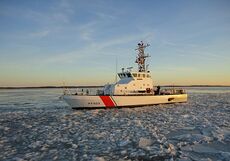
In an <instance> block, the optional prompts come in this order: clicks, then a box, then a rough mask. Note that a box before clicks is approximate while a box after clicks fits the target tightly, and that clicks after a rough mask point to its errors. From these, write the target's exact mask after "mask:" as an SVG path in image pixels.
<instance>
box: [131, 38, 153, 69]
mask: <svg viewBox="0 0 230 161" xmlns="http://www.w3.org/2000/svg"><path fill="white" fill-rule="evenodd" d="M137 45H138V46H137V47H138V48H137V49H136V50H137V51H138V54H137V58H136V61H135V63H137V64H138V71H139V72H146V70H147V69H146V68H147V67H146V65H145V60H146V58H148V57H150V56H149V55H148V54H147V55H145V48H146V47H148V46H150V45H149V44H144V43H143V42H142V41H141V42H140V43H138V44H137Z"/></svg>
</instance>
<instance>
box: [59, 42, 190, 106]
mask: <svg viewBox="0 0 230 161" xmlns="http://www.w3.org/2000/svg"><path fill="white" fill-rule="evenodd" d="M148 46H149V44H144V43H143V42H142V41H141V42H140V43H138V46H137V49H136V50H137V52H138V54H137V58H136V61H135V62H136V63H137V64H138V70H137V71H136V72H134V71H132V67H130V68H127V70H125V69H124V68H122V72H120V73H118V76H119V78H120V80H119V81H118V82H116V83H114V84H107V85H105V86H104V88H103V90H101V91H98V93H97V94H96V95H89V93H75V94H66V93H65V94H64V95H63V99H64V100H65V101H66V102H67V103H68V104H69V105H70V106H71V107H73V108H85V107H123V106H143V105H152V104H161V103H174V102H186V101H187V94H185V92H184V90H176V89H168V90H164V91H163V90H162V91H160V87H158V88H157V90H154V89H155V88H154V85H153V81H152V78H151V74H150V71H148V69H147V67H148V65H146V58H148V57H150V56H149V55H148V54H145V48H146V47H148Z"/></svg>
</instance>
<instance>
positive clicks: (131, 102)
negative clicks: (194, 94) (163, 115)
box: [62, 94, 187, 108]
mask: <svg viewBox="0 0 230 161" xmlns="http://www.w3.org/2000/svg"><path fill="white" fill-rule="evenodd" d="M62 98H63V99H64V100H65V101H66V103H67V104H69V105H70V106H71V107H72V108H100V107H104V108H113V107H134V106H146V105H154V104H164V103H177V102H187V94H176V95H150V96H97V95H95V96H89V95H63V97H62Z"/></svg>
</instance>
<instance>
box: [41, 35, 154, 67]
mask: <svg viewBox="0 0 230 161" xmlns="http://www.w3.org/2000/svg"><path fill="white" fill-rule="evenodd" d="M149 35H153V33H151V32H149V33H142V34H135V35H126V36H123V37H119V38H111V39H110V40H104V41H101V42H97V41H93V42H91V43H89V44H87V45H86V46H85V47H83V48H82V49H78V50H74V51H71V52H68V53H62V54H59V55H56V56H53V57H49V58H47V59H46V60H45V63H71V62H73V61H76V60H80V59H82V58H86V57H91V59H92V56H95V55H96V56H97V55H113V53H112V51H111V47H114V46H116V45H123V44H128V43H130V42H132V41H136V42H138V41H140V40H143V38H145V37H148V36H149ZM121 50H126V49H121ZM115 52H117V51H115Z"/></svg>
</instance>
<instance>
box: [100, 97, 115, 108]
mask: <svg viewBox="0 0 230 161" xmlns="http://www.w3.org/2000/svg"><path fill="white" fill-rule="evenodd" d="M100 98H101V100H102V101H103V103H104V105H105V107H115V104H114V102H113V100H112V99H111V98H110V96H100Z"/></svg>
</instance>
